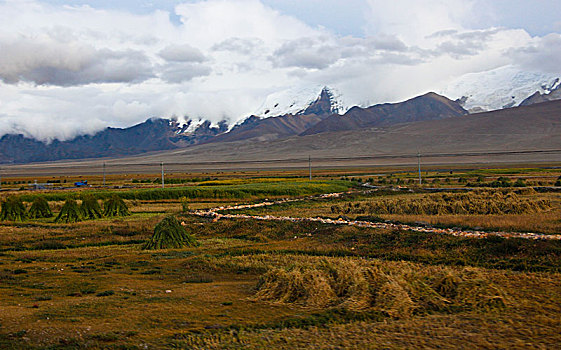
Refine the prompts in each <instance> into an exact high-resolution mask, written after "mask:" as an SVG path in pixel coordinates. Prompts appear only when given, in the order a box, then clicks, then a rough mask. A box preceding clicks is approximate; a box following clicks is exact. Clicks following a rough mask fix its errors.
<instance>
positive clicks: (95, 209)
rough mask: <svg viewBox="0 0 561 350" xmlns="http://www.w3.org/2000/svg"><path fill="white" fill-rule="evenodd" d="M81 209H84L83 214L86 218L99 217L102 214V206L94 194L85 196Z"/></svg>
mask: <svg viewBox="0 0 561 350" xmlns="http://www.w3.org/2000/svg"><path fill="white" fill-rule="evenodd" d="M80 209H81V210H82V215H84V218H86V219H99V218H101V216H102V214H101V206H100V205H99V202H98V201H97V199H95V198H94V197H93V196H92V195H85V196H84V199H83V200H82V206H81V207H80Z"/></svg>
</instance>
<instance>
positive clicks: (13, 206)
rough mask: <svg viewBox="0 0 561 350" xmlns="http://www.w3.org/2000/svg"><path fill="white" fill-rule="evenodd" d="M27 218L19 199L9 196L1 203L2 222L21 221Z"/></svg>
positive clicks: (0, 214)
mask: <svg viewBox="0 0 561 350" xmlns="http://www.w3.org/2000/svg"><path fill="white" fill-rule="evenodd" d="M26 217H27V213H26V211H25V205H24V204H23V202H22V201H21V199H20V198H19V197H16V196H10V197H8V198H7V199H6V200H5V201H4V202H2V210H1V211H0V220H2V221H23V220H25V219H26Z"/></svg>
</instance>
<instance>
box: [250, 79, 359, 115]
mask: <svg viewBox="0 0 561 350" xmlns="http://www.w3.org/2000/svg"><path fill="white" fill-rule="evenodd" d="M313 105H315V106H316V107H318V108H319V106H320V105H321V110H320V109H315V110H314V109H313V108H311V107H312V106H313ZM326 107H328V108H329V111H327V110H326ZM310 108H311V109H310ZM347 109H348V108H346V107H345V103H344V101H343V99H342V96H341V94H340V93H338V92H337V91H336V90H335V89H333V88H330V87H326V86H312V87H298V88H290V89H285V90H282V91H278V92H274V93H272V94H270V95H269V96H267V98H266V99H265V102H264V103H263V104H262V105H261V107H259V108H258V109H257V111H256V112H255V113H254V115H255V116H258V117H261V118H268V117H277V116H280V115H285V114H293V115H297V114H308V113H314V111H315V112H316V113H317V112H322V113H327V112H329V113H338V114H343V113H345V112H346V111H347Z"/></svg>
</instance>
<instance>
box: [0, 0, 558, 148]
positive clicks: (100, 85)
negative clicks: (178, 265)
mask: <svg viewBox="0 0 561 350" xmlns="http://www.w3.org/2000/svg"><path fill="white" fill-rule="evenodd" d="M86 3H87V1H81V2H80V5H64V4H61V1H56V4H52V3H49V2H48V1H47V2H40V1H35V0H26V1H15V0H8V1H0V53H1V54H0V135H3V134H6V133H23V134H24V135H26V136H31V137H35V138H38V139H41V140H52V139H55V138H58V139H68V138H72V137H74V136H76V135H78V134H83V133H94V132H96V131H98V130H100V129H102V128H104V127H106V126H116V127H126V126H130V125H133V124H135V123H139V122H142V121H144V120H145V119H147V118H149V117H154V116H159V117H177V118H179V119H182V118H192V119H199V118H204V119H208V120H211V121H212V122H214V123H217V122H219V121H221V120H228V121H230V122H233V121H236V120H238V119H240V118H243V117H246V116H248V115H250V114H251V113H254V112H255V111H256V110H257V109H258V108H259V107H260V106H261V105H262V103H263V101H264V100H265V99H266V97H267V96H268V95H269V94H271V93H274V92H276V91H279V90H284V89H289V88H294V87H306V86H316V85H328V86H332V87H335V88H336V89H337V90H338V91H339V92H340V93H342V94H343V95H344V96H345V101H347V102H348V103H350V104H357V105H370V104H374V103H380V102H392V101H398V100H403V99H406V98H409V97H412V96H415V95H418V94H421V93H424V92H427V91H430V90H438V89H441V88H442V87H443V86H445V85H446V84H447V83H448V82H450V81H452V80H454V79H456V78H458V77H460V76H462V75H464V74H467V73H474V72H482V71H486V70H490V69H495V68H498V67H503V66H506V65H515V66H518V67H519V68H520V69H521V70H532V71H543V72H548V73H556V74H557V73H560V74H561V67H560V66H559V65H558V64H557V61H558V60H557V59H556V58H557V57H559V55H560V54H561V35H560V34H559V33H556V32H549V33H547V34H544V35H541V36H539V35H530V34H529V33H528V31H527V30H525V29H524V28H513V27H504V26H498V25H497V26H493V25H489V23H490V22H492V21H493V16H492V14H493V13H494V12H493V11H492V10H493V8H489V6H490V5H482V3H481V2H480V1H476V0H472V1H460V0H450V1H440V0H427V1H423V2H420V1H412V0H396V1H393V2H387V1H379V0H370V1H367V0H353V3H354V4H355V5H356V6H360V8H361V12H362V14H363V15H362V17H360V18H358V17H357V18H356V19H357V20H356V23H357V24H354V26H353V24H352V23H348V24H347V25H345V26H343V25H341V24H338V25H337V26H333V27H328V26H325V25H324V24H326V23H329V22H330V21H331V22H336V21H337V20H338V18H337V13H338V8H337V7H338V6H340V7H341V11H340V12H341V14H342V15H344V16H346V17H344V18H348V17H349V16H351V15H352V16H358V14H357V13H356V12H352V11H348V10H347V11H343V10H342V9H343V8H344V7H345V2H337V1H327V2H323V4H324V7H325V8H324V9H322V11H319V13H321V14H322V15H323V14H325V15H324V16H327V17H326V18H318V17H317V14H316V15H315V17H314V16H312V15H311V14H310V16H311V17H310V18H311V20H310V21H306V17H305V16H303V15H299V16H295V15H294V14H291V13H290V11H288V10H287V8H286V7H287V5H286V2H284V3H283V2H275V1H266V0H264V1H259V0H236V1H226V0H207V1H194V2H193V1H191V2H185V3H180V4H178V5H176V6H175V7H174V8H173V11H170V10H158V9H153V10H151V11H148V12H143V13H138V12H134V11H132V10H131V11H127V9H126V8H119V9H103V8H94V7H93V6H95V2H91V4H90V5H87V4H86ZM310 3H315V4H316V5H318V6H320V5H321V4H320V3H318V2H317V1H315V0H314V1H311V2H310ZM298 6H300V7H299V9H300V10H301V11H302V12H301V13H305V9H303V8H302V6H304V5H301V4H300V5H298ZM482 6H483V7H482ZM485 6H487V7H485ZM482 10H485V13H488V14H491V15H488V16H487V17H485V16H482V15H481V14H480V13H478V11H482ZM310 13H311V12H310ZM329 16H334V17H333V18H329ZM312 17H313V18H312ZM474 18H476V19H478V20H477V21H476V22H474ZM312 19H313V20H312ZM347 21H349V20H348V19H347ZM318 23H319V24H318ZM341 28H344V31H345V32H344V33H340V32H339V30H342V29H341ZM348 33H352V34H348ZM357 33H360V34H357Z"/></svg>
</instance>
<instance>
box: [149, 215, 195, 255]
mask: <svg viewBox="0 0 561 350" xmlns="http://www.w3.org/2000/svg"><path fill="white" fill-rule="evenodd" d="M197 245H198V243H197V241H196V240H195V239H194V238H193V237H192V236H191V235H190V234H189V233H188V232H187V230H186V229H185V227H183V226H182V225H181V223H180V222H179V221H178V220H177V219H176V218H175V216H173V215H170V216H168V217H166V218H164V219H163V220H162V221H161V222H160V223H159V224H158V225H156V227H155V228H154V235H153V236H152V238H150V240H149V241H148V242H147V243H146V244H145V245H144V247H143V249H168V248H184V247H193V246H197Z"/></svg>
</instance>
